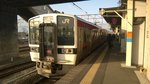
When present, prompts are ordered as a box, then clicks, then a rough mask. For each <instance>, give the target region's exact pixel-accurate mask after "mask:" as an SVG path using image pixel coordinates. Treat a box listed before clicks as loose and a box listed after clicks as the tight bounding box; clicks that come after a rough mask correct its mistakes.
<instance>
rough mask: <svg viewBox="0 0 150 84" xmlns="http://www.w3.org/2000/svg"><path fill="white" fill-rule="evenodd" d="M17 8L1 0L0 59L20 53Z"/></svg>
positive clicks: (9, 57)
mask: <svg viewBox="0 0 150 84" xmlns="http://www.w3.org/2000/svg"><path fill="white" fill-rule="evenodd" d="M17 34H18V31H17V9H16V8H13V7H9V5H7V4H5V3H3V2H0V61H1V60H5V59H10V60H11V57H14V56H17V54H18V41H17V37H18V36H17Z"/></svg>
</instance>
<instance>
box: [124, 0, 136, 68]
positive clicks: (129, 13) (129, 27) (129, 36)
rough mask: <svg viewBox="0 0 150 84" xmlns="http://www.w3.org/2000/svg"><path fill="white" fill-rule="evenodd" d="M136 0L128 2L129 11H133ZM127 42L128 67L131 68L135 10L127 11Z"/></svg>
mask: <svg viewBox="0 0 150 84" xmlns="http://www.w3.org/2000/svg"><path fill="white" fill-rule="evenodd" d="M133 4H134V0H128V1H127V9H133V6H134V5H133ZM127 20H128V23H127V40H126V42H127V43H126V66H131V58H132V29H133V10H127Z"/></svg>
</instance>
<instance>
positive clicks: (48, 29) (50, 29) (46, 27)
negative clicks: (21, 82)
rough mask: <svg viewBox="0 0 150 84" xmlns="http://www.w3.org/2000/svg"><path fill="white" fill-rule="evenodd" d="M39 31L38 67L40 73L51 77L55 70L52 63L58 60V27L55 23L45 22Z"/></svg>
mask: <svg viewBox="0 0 150 84" xmlns="http://www.w3.org/2000/svg"><path fill="white" fill-rule="evenodd" d="M39 31H40V33H39V39H40V43H39V52H40V62H38V63H37V65H36V68H37V71H38V74H41V75H43V76H46V77H49V75H50V74H51V73H52V72H53V67H52V64H53V63H54V64H55V63H56V61H57V38H56V37H57V32H56V31H57V28H56V26H55V24H52V23H43V24H41V25H40V30H39Z"/></svg>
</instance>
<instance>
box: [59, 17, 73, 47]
mask: <svg viewBox="0 0 150 84" xmlns="http://www.w3.org/2000/svg"><path fill="white" fill-rule="evenodd" d="M57 21H58V22H57V23H58V25H57V27H58V34H57V38H58V45H74V19H73V18H72V17H67V16H58V17H57Z"/></svg>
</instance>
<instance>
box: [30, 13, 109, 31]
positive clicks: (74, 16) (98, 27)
mask: <svg viewBox="0 0 150 84" xmlns="http://www.w3.org/2000/svg"><path fill="white" fill-rule="evenodd" d="M49 15H53V16H58V15H62V16H70V17H73V18H76V19H77V20H79V21H82V22H84V23H87V24H89V25H91V26H94V27H96V28H97V29H104V28H102V27H101V26H98V25H95V24H94V23H92V22H89V21H86V20H84V19H82V18H80V17H78V16H76V15H71V14H63V13H49V14H41V15H37V16H34V17H31V18H30V19H29V20H31V19H34V18H37V17H40V16H49ZM29 20H28V21H29ZM106 31H107V30H106Z"/></svg>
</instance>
